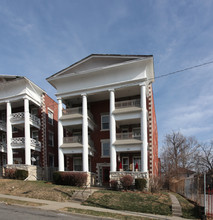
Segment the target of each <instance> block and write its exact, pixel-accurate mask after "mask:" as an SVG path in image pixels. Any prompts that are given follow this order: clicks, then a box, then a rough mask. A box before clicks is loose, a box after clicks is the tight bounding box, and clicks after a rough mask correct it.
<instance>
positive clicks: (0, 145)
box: [0, 142, 7, 153]
mask: <svg viewBox="0 0 213 220" xmlns="http://www.w3.org/2000/svg"><path fill="white" fill-rule="evenodd" d="M0 152H4V153H6V152H7V143H6V142H0Z"/></svg>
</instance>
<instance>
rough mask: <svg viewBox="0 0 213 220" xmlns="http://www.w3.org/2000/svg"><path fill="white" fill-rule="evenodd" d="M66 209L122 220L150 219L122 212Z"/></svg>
mask: <svg viewBox="0 0 213 220" xmlns="http://www.w3.org/2000/svg"><path fill="white" fill-rule="evenodd" d="M64 211H68V212H71V213H74V214H76V213H77V214H83V215H92V216H99V217H108V218H113V219H121V220H148V219H149V220H150V218H144V217H138V216H131V215H121V214H116V213H110V212H100V211H93V210H85V209H76V208H65V209H64Z"/></svg>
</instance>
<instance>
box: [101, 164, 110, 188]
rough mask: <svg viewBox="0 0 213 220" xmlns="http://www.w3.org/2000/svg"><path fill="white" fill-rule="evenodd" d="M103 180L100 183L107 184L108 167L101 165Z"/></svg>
mask: <svg viewBox="0 0 213 220" xmlns="http://www.w3.org/2000/svg"><path fill="white" fill-rule="evenodd" d="M102 169H103V180H102V184H103V185H105V186H106V185H109V170H110V168H109V167H103V168H102Z"/></svg>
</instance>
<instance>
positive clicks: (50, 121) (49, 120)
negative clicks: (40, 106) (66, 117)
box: [48, 110, 53, 125]
mask: <svg viewBox="0 0 213 220" xmlns="http://www.w3.org/2000/svg"><path fill="white" fill-rule="evenodd" d="M48 123H49V124H51V125H53V112H52V111H50V110H49V111H48Z"/></svg>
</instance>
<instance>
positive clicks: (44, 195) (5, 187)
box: [0, 179, 79, 202]
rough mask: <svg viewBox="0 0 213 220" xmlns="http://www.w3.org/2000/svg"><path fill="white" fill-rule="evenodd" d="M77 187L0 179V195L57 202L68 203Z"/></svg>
mask: <svg viewBox="0 0 213 220" xmlns="http://www.w3.org/2000/svg"><path fill="white" fill-rule="evenodd" d="M76 189H79V188H77V187H71V186H61V185H55V184H52V183H49V182H44V181H23V180H11V179H0V194H8V195H14V196H24V197H30V198H35V199H44V200H52V201H58V202H66V201H70V199H71V197H72V194H73V193H74V191H75V190H76Z"/></svg>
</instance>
